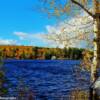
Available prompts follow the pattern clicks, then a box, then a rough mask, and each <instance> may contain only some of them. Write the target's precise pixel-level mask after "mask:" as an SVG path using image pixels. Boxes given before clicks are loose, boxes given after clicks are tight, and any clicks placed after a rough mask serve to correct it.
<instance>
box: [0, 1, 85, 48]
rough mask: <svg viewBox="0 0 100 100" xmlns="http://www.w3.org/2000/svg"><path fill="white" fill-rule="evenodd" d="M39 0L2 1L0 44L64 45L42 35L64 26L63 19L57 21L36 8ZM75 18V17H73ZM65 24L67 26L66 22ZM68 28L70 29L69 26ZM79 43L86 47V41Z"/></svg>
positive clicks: (57, 31) (59, 29) (0, 7)
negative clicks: (48, 39)
mask: <svg viewBox="0 0 100 100" xmlns="http://www.w3.org/2000/svg"><path fill="white" fill-rule="evenodd" d="M38 1H39V0H1V1H0V45H28V46H39V47H55V46H56V47H57V46H58V45H59V46H60V45H62V43H61V42H60V43H58V44H57V45H56V43H54V42H53V43H50V42H48V41H47V40H46V39H44V38H43V37H41V36H42V35H45V34H48V33H53V32H55V33H57V34H58V33H59V32H60V31H61V30H62V29H63V27H62V24H61V23H62V21H60V22H59V23H57V20H55V18H53V17H52V18H48V16H47V14H44V13H41V12H39V11H37V10H36V9H35V6H36V7H37V8H38V5H37V4H39V2H38ZM34 5H35V6H34ZM82 15H83V13H82ZM67 19H68V21H69V22H70V20H71V18H70V17H68V18H67ZM73 19H75V18H74V17H73ZM78 21H79V20H78ZM60 24H61V25H60ZM56 25H57V26H56ZM63 26H64V27H65V26H66V24H64V25H63ZM71 28H72V27H71ZM54 30H55V31H54ZM67 30H68V31H70V30H69V28H67ZM85 44H86V43H85ZM69 45H70V44H69ZM79 45H80V46H79V47H85V46H84V43H81V44H79ZM75 46H76V45H75ZM63 47H64V46H63Z"/></svg>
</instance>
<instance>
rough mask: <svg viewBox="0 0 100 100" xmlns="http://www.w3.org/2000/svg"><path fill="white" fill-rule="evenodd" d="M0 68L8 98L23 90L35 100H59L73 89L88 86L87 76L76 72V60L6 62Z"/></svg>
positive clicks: (77, 63)
mask: <svg viewBox="0 0 100 100" xmlns="http://www.w3.org/2000/svg"><path fill="white" fill-rule="evenodd" d="M4 65H5V69H6V77H7V79H8V80H9V81H8V83H9V84H8V87H9V94H8V95H9V96H17V95H18V91H20V89H23V90H24V91H28V93H29V91H32V93H34V95H35V98H36V100H61V98H67V96H68V95H69V94H70V92H71V91H72V90H73V89H76V88H81V89H87V88H88V87H89V77H90V75H89V73H88V72H86V71H84V70H81V69H80V66H79V65H80V61H79V60H6V61H5V63H4ZM43 98H45V99H43ZM63 100H64V99H63Z"/></svg>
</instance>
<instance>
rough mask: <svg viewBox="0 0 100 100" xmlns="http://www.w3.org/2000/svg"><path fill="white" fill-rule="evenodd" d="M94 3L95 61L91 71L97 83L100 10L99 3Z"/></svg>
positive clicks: (99, 47)
mask: <svg viewBox="0 0 100 100" xmlns="http://www.w3.org/2000/svg"><path fill="white" fill-rule="evenodd" d="M93 3H94V13H95V15H94V36H95V38H94V59H93V66H92V69H91V80H92V82H95V80H96V79H97V74H98V72H97V68H98V67H100V12H99V11H100V9H99V2H98V1H97V0H93Z"/></svg>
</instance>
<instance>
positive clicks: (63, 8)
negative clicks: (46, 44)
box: [42, 0, 100, 82]
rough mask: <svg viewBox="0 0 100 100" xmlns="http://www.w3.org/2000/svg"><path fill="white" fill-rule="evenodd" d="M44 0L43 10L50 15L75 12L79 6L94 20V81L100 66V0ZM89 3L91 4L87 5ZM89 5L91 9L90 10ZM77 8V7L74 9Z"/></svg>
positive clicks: (92, 70) (92, 78)
mask: <svg viewBox="0 0 100 100" xmlns="http://www.w3.org/2000/svg"><path fill="white" fill-rule="evenodd" d="M42 1H44V2H45V3H44V5H45V6H44V9H42V10H43V11H44V12H47V13H48V15H49V16H50V15H51V16H57V17H59V16H60V15H65V14H67V13H68V12H70V13H71V12H75V13H74V14H76V15H77V11H78V10H79V8H81V9H82V10H83V11H85V12H86V13H87V14H88V15H89V16H91V17H92V18H93V22H94V29H93V31H94V36H95V38H94V58H93V64H92V66H91V80H92V82H94V81H95V80H96V79H97V77H96V76H97V68H98V67H100V63H99V62H100V1H99V0H42ZM89 3H90V5H91V6H89ZM89 7H90V8H91V9H92V10H93V11H90V10H89ZM76 8H77V9H76ZM71 14H72V13H71Z"/></svg>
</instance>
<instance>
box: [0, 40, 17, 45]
mask: <svg viewBox="0 0 100 100" xmlns="http://www.w3.org/2000/svg"><path fill="white" fill-rule="evenodd" d="M16 44H17V41H16V40H11V39H0V45H16Z"/></svg>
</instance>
